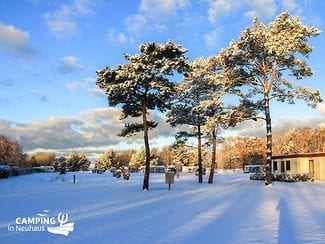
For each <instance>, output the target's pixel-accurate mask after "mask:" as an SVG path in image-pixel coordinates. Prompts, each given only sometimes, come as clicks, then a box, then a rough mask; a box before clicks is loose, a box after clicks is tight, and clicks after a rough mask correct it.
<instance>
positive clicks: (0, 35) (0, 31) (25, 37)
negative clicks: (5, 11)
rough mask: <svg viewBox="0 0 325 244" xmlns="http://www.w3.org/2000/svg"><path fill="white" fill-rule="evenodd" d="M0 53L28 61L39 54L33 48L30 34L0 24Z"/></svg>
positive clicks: (11, 26)
mask: <svg viewBox="0 0 325 244" xmlns="http://www.w3.org/2000/svg"><path fill="white" fill-rule="evenodd" d="M0 53H3V54H7V55H12V56H15V57H18V58H21V59H23V60H25V61H28V60H30V59H31V58H33V57H34V56H35V55H36V54H37V51H36V50H35V49H34V48H32V47H31V44H30V37H29V33H28V32H25V31H22V30H20V29H18V28H16V27H15V26H13V25H5V24H3V23H1V22H0Z"/></svg>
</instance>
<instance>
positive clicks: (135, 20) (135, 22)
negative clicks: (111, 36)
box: [125, 14, 148, 34]
mask: <svg viewBox="0 0 325 244" xmlns="http://www.w3.org/2000/svg"><path fill="white" fill-rule="evenodd" d="M147 23H148V22H147V18H146V17H145V16H144V15H140V14H134V15H131V16H129V17H128V18H127V19H126V20H125V24H126V30H127V31H129V32H131V33H134V34H139V33H140V32H141V31H142V30H143V29H145V26H146V25H147Z"/></svg>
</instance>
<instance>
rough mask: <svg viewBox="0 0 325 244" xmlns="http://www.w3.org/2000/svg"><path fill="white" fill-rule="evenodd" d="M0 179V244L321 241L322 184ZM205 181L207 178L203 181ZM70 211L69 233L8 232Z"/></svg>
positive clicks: (224, 178)
mask: <svg viewBox="0 0 325 244" xmlns="http://www.w3.org/2000/svg"><path fill="white" fill-rule="evenodd" d="M53 177H54V174H34V175H26V176H21V177H17V178H14V177H11V178H9V179H4V180H0V203H1V205H0V213H1V216H0V243H325V182H315V183H310V182H307V183H278V182H277V183H275V184H274V185H273V186H272V187H267V188H265V187H264V184H263V182H261V181H250V180H248V175H245V174H216V176H215V183H214V184H213V185H209V184H207V183H203V184H198V183H197V179H196V177H195V176H194V175H190V174H183V175H181V178H180V180H179V181H176V182H175V184H174V185H172V187H171V189H172V190H171V191H168V186H167V185H165V184H164V174H151V178H150V191H147V192H143V191H141V187H142V177H143V176H142V175H140V174H139V175H137V174H133V175H132V176H131V179H130V180H129V181H123V180H117V179H115V178H113V177H112V176H111V175H110V174H107V173H106V174H103V175H97V174H91V173H77V183H76V184H73V183H72V173H69V174H68V175H67V177H66V178H67V181H65V182H61V181H51V179H53ZM205 182H206V179H205ZM45 209H46V210H49V211H50V212H49V216H52V217H56V216H57V215H58V214H59V213H68V214H69V222H73V223H74V226H75V228H74V231H73V232H71V233H70V234H69V235H68V236H62V235H55V234H52V233H49V232H47V231H42V232H40V231H38V232H36V231H25V232H22V231H16V230H15V231H12V230H11V231H9V227H8V226H14V225H15V224H16V223H15V220H16V218H18V217H25V218H27V217H34V216H36V214H38V213H41V212H42V211H43V210H45Z"/></svg>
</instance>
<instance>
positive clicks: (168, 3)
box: [140, 0, 189, 19]
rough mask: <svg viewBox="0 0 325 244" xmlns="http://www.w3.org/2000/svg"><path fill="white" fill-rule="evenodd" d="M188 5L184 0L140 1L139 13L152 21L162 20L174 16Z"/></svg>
mask: <svg viewBox="0 0 325 244" xmlns="http://www.w3.org/2000/svg"><path fill="white" fill-rule="evenodd" d="M188 4H189V3H188V1H186V0H164V1H161V0H142V1H141V4H140V11H141V12H143V13H145V15H146V16H148V17H150V18H152V19H157V18H159V19H162V18H168V17H170V16H172V15H174V14H175V13H176V11H177V10H178V9H183V8H185V7H186V6H188Z"/></svg>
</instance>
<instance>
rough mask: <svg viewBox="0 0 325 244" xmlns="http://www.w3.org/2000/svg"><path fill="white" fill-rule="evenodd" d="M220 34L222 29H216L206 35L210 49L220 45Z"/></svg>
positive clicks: (205, 39) (206, 41)
mask: <svg viewBox="0 0 325 244" xmlns="http://www.w3.org/2000/svg"><path fill="white" fill-rule="evenodd" d="M219 36H220V31H219V30H218V29H215V30H213V31H211V32H209V33H207V34H205V35H204V43H205V46H206V47H208V48H210V49H215V48H217V47H218V38H219Z"/></svg>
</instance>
